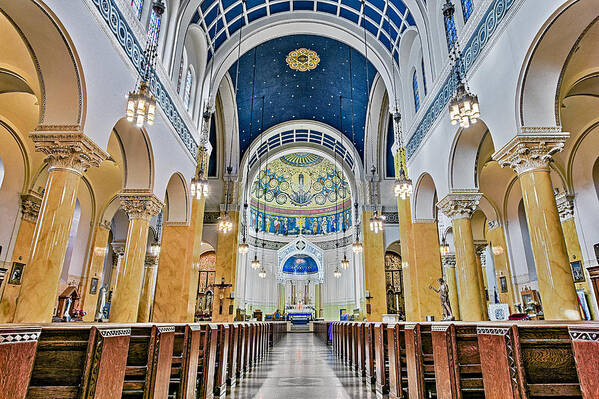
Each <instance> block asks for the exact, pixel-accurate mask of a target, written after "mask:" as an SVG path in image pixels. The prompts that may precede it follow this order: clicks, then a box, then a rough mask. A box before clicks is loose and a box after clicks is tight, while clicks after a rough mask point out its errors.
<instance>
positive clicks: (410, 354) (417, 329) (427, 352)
mask: <svg viewBox="0 0 599 399" xmlns="http://www.w3.org/2000/svg"><path fill="white" fill-rule="evenodd" d="M404 336H405V348H406V366H407V376H408V391H409V393H410V396H414V397H417V398H422V397H426V398H430V397H433V396H436V384H435V367H434V356H433V343H432V337H431V325H430V323H428V324H420V323H406V324H405V327H404Z"/></svg>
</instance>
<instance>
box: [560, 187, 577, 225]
mask: <svg viewBox="0 0 599 399" xmlns="http://www.w3.org/2000/svg"><path fill="white" fill-rule="evenodd" d="M555 203H556V204H557V211H558V213H559V219H560V220H561V221H562V222H565V221H566V220H569V219H572V218H573V217H574V195H572V194H566V193H565V192H556V193H555Z"/></svg>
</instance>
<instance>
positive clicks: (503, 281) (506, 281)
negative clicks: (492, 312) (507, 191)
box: [487, 221, 516, 312]
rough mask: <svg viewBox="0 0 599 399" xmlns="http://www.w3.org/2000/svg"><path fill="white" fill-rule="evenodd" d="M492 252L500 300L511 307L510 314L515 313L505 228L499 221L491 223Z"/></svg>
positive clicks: (489, 235)
mask: <svg viewBox="0 0 599 399" xmlns="http://www.w3.org/2000/svg"><path fill="white" fill-rule="evenodd" d="M487 238H488V240H489V245H491V252H492V253H493V261H494V263H495V276H496V279H497V283H496V284H497V291H498V292H499V300H500V301H501V303H507V304H508V305H509V307H510V312H514V311H515V310H516V309H515V308H514V303H515V302H514V289H513V284H512V272H511V269H510V263H509V259H508V256H507V245H506V242H505V233H504V230H503V226H502V225H500V224H499V223H498V222H497V221H492V222H490V223H489V231H488V232H487Z"/></svg>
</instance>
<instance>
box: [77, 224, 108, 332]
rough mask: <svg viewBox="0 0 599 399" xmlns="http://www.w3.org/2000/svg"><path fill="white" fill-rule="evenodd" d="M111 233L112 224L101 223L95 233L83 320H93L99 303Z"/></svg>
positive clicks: (84, 286) (84, 297) (84, 296)
mask: <svg viewBox="0 0 599 399" xmlns="http://www.w3.org/2000/svg"><path fill="white" fill-rule="evenodd" d="M109 233H110V224H104V223H100V224H98V226H97V227H96V232H95V233H94V240H93V247H92V251H91V254H90V258H89V266H88V268H87V273H86V277H85V283H84V285H83V292H82V293H81V309H83V311H84V312H85V313H86V315H85V316H83V321H90V322H93V321H94V319H95V317H96V313H97V309H96V308H97V305H98V295H99V294H100V288H102V285H101V284H102V271H103V269H104V260H105V259H106V253H107V251H108V234H109ZM94 278H95V279H97V284H96V287H95V292H94V293H92V292H91V288H92V279H94Z"/></svg>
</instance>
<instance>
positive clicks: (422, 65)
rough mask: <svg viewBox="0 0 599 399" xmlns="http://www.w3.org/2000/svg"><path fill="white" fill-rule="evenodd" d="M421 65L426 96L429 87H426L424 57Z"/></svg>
mask: <svg viewBox="0 0 599 399" xmlns="http://www.w3.org/2000/svg"><path fill="white" fill-rule="evenodd" d="M420 66H421V67H422V87H423V89H424V95H425V96H426V95H427V94H428V89H427V87H426V73H425V72H424V58H422V62H421V63H420Z"/></svg>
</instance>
